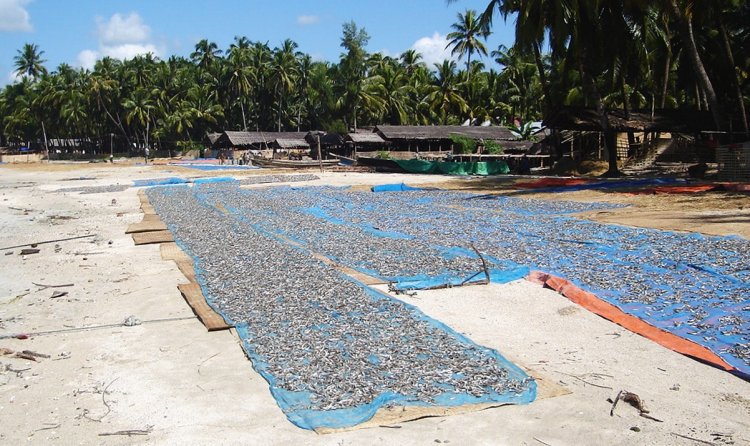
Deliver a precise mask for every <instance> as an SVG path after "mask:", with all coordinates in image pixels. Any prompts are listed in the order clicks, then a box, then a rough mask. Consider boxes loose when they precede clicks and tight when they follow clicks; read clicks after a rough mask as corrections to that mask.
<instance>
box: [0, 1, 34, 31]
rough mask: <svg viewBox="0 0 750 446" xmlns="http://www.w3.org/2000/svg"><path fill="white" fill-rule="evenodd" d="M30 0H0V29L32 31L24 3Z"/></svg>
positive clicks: (29, 17)
mask: <svg viewBox="0 0 750 446" xmlns="http://www.w3.org/2000/svg"><path fill="white" fill-rule="evenodd" d="M30 1H31V0H0V31H33V30H34V28H33V27H32V26H31V16H30V15H29V11H27V10H26V5H27V4H29V2H30Z"/></svg>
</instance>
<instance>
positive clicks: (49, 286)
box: [31, 282, 75, 291]
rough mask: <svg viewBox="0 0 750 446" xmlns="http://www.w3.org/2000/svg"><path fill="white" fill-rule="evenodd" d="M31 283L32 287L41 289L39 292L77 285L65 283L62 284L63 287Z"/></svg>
mask: <svg viewBox="0 0 750 446" xmlns="http://www.w3.org/2000/svg"><path fill="white" fill-rule="evenodd" d="M31 283H32V285H36V286H38V287H41V288H40V289H39V290H37V291H44V290H46V289H47V288H67V287H71V286H75V284H73V283H65V284H62V285H45V284H43V283H36V282H31Z"/></svg>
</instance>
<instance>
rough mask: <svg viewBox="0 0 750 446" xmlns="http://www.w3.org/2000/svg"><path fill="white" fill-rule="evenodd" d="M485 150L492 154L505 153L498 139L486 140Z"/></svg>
mask: <svg viewBox="0 0 750 446" xmlns="http://www.w3.org/2000/svg"><path fill="white" fill-rule="evenodd" d="M484 152H485V153H489V154H490V155H499V154H501V153H503V147H502V146H501V145H500V144H498V143H497V141H485V142H484Z"/></svg>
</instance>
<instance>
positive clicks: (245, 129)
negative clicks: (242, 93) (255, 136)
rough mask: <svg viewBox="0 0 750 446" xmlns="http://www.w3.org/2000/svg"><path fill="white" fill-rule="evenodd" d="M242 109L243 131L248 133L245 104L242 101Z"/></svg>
mask: <svg viewBox="0 0 750 446" xmlns="http://www.w3.org/2000/svg"><path fill="white" fill-rule="evenodd" d="M240 108H241V109H242V131H244V132H246V131H247V121H246V120H245V104H244V103H243V102H242V99H240Z"/></svg>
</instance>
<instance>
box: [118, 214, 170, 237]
mask: <svg viewBox="0 0 750 446" xmlns="http://www.w3.org/2000/svg"><path fill="white" fill-rule="evenodd" d="M147 216H150V215H147ZM167 229H168V228H167V225H166V224H164V222H163V221H161V220H152V219H149V220H144V221H142V222H139V223H133V224H132V225H130V226H128V229H126V230H125V233H126V234H135V233H136V232H153V231H166V230H167Z"/></svg>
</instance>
